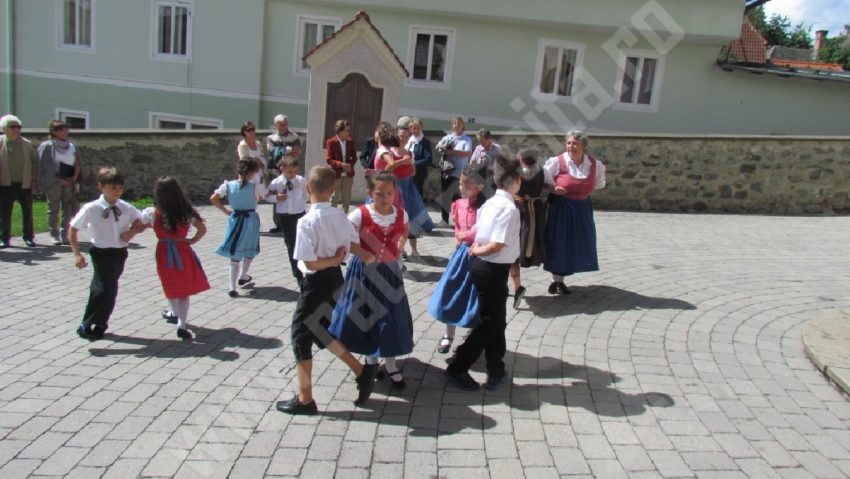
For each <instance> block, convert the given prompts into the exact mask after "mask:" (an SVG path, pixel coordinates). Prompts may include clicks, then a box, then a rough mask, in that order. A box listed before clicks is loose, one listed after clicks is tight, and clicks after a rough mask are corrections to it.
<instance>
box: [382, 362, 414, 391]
mask: <svg viewBox="0 0 850 479" xmlns="http://www.w3.org/2000/svg"><path fill="white" fill-rule="evenodd" d="M378 376H380V377H378ZM375 378H376V379H382V380H383V379H384V378H389V380H390V385H391V386H392V387H394V388H395V389H404V387H405V386H407V383H405V382H404V376H402V375H401V371H394V372H392V373H391V372H389V371H387V366H386V365H385V364H382V365H381V369H380V370H379V371H378V374H377V375H376V376H375Z"/></svg>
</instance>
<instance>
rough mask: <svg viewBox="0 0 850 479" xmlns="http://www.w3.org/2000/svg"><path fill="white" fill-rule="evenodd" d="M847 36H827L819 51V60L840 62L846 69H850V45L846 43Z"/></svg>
mask: <svg viewBox="0 0 850 479" xmlns="http://www.w3.org/2000/svg"><path fill="white" fill-rule="evenodd" d="M846 40H847V37H846V36H840V37H835V38H827V39H826V41H824V44H823V45H822V46H821V48H820V50H819V51H818V61H819V62H825V63H838V64H839V65H841V66H842V67H844V69H845V70H850V46H847V45H846V44H845V41H846Z"/></svg>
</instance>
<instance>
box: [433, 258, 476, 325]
mask: <svg viewBox="0 0 850 479" xmlns="http://www.w3.org/2000/svg"><path fill="white" fill-rule="evenodd" d="M428 313H429V314H431V316H433V317H434V319H436V320H437V321H440V322H443V323H446V324H450V325H452V326H460V327H462V328H474V327H475V325H476V324H478V291H476V290H475V285H474V284H472V278H470V275H469V247H468V246H466V245H465V244H461V245H460V247H459V248H458V249H457V250H455V252H454V254H453V255H452V257H451V259H449V264H447V265H446V269H445V271H443V275H442V276H440V281H438V282H437V288H436V289H435V290H434V294H432V295H431V301H430V302H428Z"/></svg>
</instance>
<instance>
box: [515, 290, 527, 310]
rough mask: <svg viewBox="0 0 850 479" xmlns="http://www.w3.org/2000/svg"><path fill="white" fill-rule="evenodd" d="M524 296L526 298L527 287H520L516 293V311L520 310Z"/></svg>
mask: <svg viewBox="0 0 850 479" xmlns="http://www.w3.org/2000/svg"><path fill="white" fill-rule="evenodd" d="M523 296H525V286H520V287H519V288H517V289H516V291H515V292H514V309H519V302H520V301H522V297H523Z"/></svg>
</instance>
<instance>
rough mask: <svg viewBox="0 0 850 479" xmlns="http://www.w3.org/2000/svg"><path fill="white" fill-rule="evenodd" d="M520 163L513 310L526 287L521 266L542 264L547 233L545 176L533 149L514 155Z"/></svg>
mask: <svg viewBox="0 0 850 479" xmlns="http://www.w3.org/2000/svg"><path fill="white" fill-rule="evenodd" d="M517 156H518V158H519V161H520V163H521V164H522V174H521V176H522V185H521V186H520V187H519V191H518V192H517V194H516V195H514V203H515V204H516V207H517V209H518V210H519V220H520V227H519V241H520V243H519V245H520V250H519V259H517V262H516V263H514V264H513V265H511V281H512V282H513V284H514V309H517V308H518V307H519V302H520V300H522V297H523V295H525V286H523V285H522V278H521V277H520V269H519V268H520V266H521V267H523V268H532V267H535V266H540V264H542V263H543V251H544V248H545V241H544V237H545V234H546V230H545V225H546V216H545V215H546V211H545V209H544V206H543V199H542V196H543V189H544V188H545V186H546V178H545V177H546V175H545V173H544V172H543V168H540V166H538V165H537V158H536V152H535V151H534V150H532V149H530V148H523V149H521V150H520V151H519V154H518V155H517Z"/></svg>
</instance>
